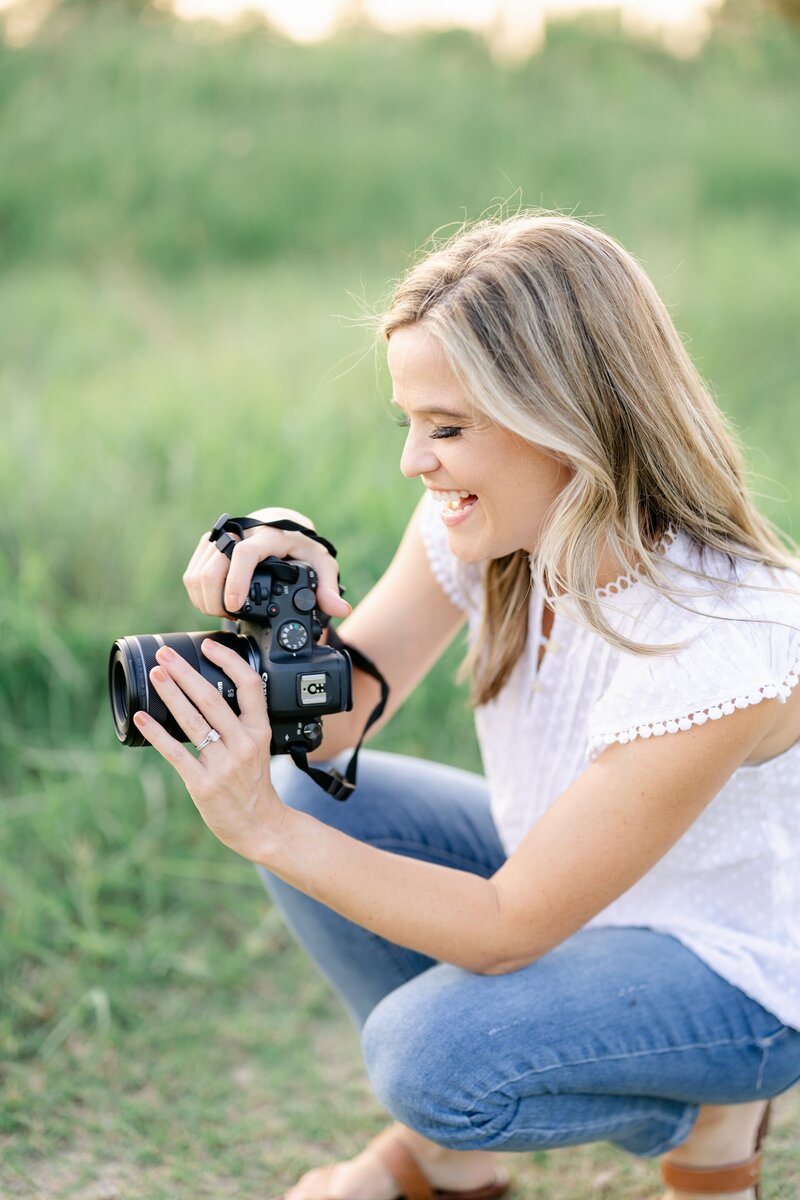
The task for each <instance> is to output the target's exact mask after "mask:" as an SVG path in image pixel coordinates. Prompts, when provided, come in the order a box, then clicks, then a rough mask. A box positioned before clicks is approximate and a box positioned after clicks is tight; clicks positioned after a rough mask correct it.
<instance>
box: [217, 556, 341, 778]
mask: <svg viewBox="0 0 800 1200" xmlns="http://www.w3.org/2000/svg"><path fill="white" fill-rule="evenodd" d="M226 611H227V610H226ZM232 618H233V619H234V620H235V621H236V632H237V633H238V635H239V636H240V637H245V638H247V639H248V641H249V642H250V644H251V646H252V647H254V649H255V654H254V658H255V659H256V660H257V661H256V662H253V661H251V665H252V666H253V668H254V670H256V671H258V672H259V674H260V675H261V680H262V683H263V685H264V696H265V699H266V702H267V709H268V712H269V717H270V723H271V725H272V753H273V754H280V753H282V752H286V751H288V750H289V748H290V746H291V745H293V744H299V745H302V746H303V747H304V748H305V749H306V750H307V751H310V750H315V749H316V748H317V746H319V744H320V742H321V741H322V723H321V721H320V717H322V716H323V715H324V714H325V713H336V712H349V711H350V710H351V709H352V707H353V695H352V665H351V662H350V656H349V654H348V653H347V651H346V650H334V649H332V648H331V647H328V646H320V645H318V644H317V643H318V642H319V639H320V637H321V636H322V630H323V624H322V621H323V620H326V618H322V619H321V616H320V614H319V612H318V611H317V574H316V571H315V570H314V568H313V567H312V566H311V565H310V564H309V563H306V562H302V561H300V560H298V559H280V558H275V557H274V556H271V557H269V558H266V559H264V560H263V562H261V563H259V565H258V568H257V570H256V572H255V573H254V575H253V579H252V582H251V584H250V591H249V593H248V596H247V599H246V600H245V602H244V604H243V605H242V607H241V608H240V609H239V611H238V612H237V613H235V614H232ZM231 687H232V685H231ZM226 699H227V700H228V701H229V702H230V700H231V699H235V693H234V695H233V697H231V696H230V695H228V696H226Z"/></svg>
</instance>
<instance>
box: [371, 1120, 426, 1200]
mask: <svg viewBox="0 0 800 1200" xmlns="http://www.w3.org/2000/svg"><path fill="white" fill-rule="evenodd" d="M369 1148H370V1150H373V1151H374V1152H375V1154H377V1156H378V1158H379V1159H380V1160H381V1162H382V1163H383V1165H384V1166H385V1167H386V1170H387V1171H388V1172H389V1174H390V1175H391V1176H392V1178H393V1179H394V1181H395V1183H396V1184H397V1186H398V1188H399V1189H400V1192H401V1194H402V1195H403V1196H405V1198H406V1200H433V1189H432V1188H431V1185H430V1182H429V1181H428V1180H427V1179H426V1177H425V1175H424V1174H423V1173H422V1171H421V1169H420V1167H419V1164H418V1162H417V1160H416V1159H415V1158H414V1155H413V1154H412V1153H411V1151H410V1150H409V1149H408V1147H407V1146H406V1145H405V1143H404V1142H403V1139H402V1138H401V1136H400V1134H399V1132H398V1129H397V1126H395V1125H391V1126H390V1127H389V1128H388V1129H384V1131H383V1133H379V1134H378V1136H377V1137H375V1138H373V1139H372V1141H371V1142H370V1143H369Z"/></svg>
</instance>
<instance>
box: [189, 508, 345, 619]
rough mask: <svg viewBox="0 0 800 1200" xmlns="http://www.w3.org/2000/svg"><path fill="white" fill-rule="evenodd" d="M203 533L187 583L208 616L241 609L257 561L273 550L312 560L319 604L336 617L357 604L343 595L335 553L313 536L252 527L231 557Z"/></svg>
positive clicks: (277, 554)
mask: <svg viewBox="0 0 800 1200" xmlns="http://www.w3.org/2000/svg"><path fill="white" fill-rule="evenodd" d="M284 511H285V510H284ZM204 539H205V540H204ZM204 539H203V538H201V540H200V542H199V543H198V546H197V548H196V550H195V552H194V554H193V555H192V558H191V560H190V562H189V565H188V567H187V568H186V571H185V572H184V575H183V583H184V586H185V587H186V590H187V592H188V593H189V598H190V599H191V601H192V604H194V606H195V608H198V609H199V610H200V611H201V612H204V613H207V614H208V615H209V616H214V617H226V616H228V615H229V614H230V613H232V612H237V611H238V610H239V609H240V608H241V607H242V605H243V604H244V601H245V600H246V598H247V594H248V592H249V590H250V583H251V581H252V578H253V572H254V571H255V569H256V567H257V565H258V564H259V563H260V562H262V561H263V560H264V559H265V558H268V557H269V556H270V555H275V557H277V558H298V559H302V560H303V561H304V562H308V563H311V565H312V566H313V567H314V568H315V570H316V572H317V576H318V578H319V584H318V588H317V604H318V606H319V607H320V608H321V609H322V610H323V612H326V613H328V614H329V615H330V616H332V617H346V616H348V615H349V614H350V613H351V612H352V606H351V605H350V604H348V603H347V601H346V600H343V599H342V597H341V596H340V595H339V569H338V567H337V565H336V559H335V558H334V557H333V555H332V554H330V552H329V551H328V550H326V548H325V547H324V546H323V545H322V544H321V543H320V542H315V541H314V540H313V538H309V537H306V536H305V535H304V534H302V533H297V532H295V531H292V530H283V529H257V530H253V531H249V533H248V535H246V536H245V537H244V539H242V540H241V541H239V542H238V543H237V545H236V546H234V548H233V553H232V555H231V557H230V559H228V557H227V555H225V554H221V553H220V551H219V550H217V548H216V545H215V544H213V543H212V542H209V541H208V534H205V535H204ZM226 609H227V612H226V611H225V610H226Z"/></svg>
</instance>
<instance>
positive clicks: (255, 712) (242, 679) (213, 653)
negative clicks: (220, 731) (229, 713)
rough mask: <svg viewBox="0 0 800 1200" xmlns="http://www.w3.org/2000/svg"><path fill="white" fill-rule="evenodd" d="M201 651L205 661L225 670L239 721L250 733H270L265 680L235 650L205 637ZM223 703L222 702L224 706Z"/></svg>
mask: <svg viewBox="0 0 800 1200" xmlns="http://www.w3.org/2000/svg"><path fill="white" fill-rule="evenodd" d="M200 649H201V650H202V651H203V654H205V656H206V658H207V659H209V660H210V661H211V662H213V663H214V665H215V666H217V667H219V669H220V670H221V671H224V672H225V674H226V675H227V676H228V678H229V679H230V680H231V681H232V682H233V684H234V686H235V687H236V701H237V703H238V705H239V712H240V713H241V721H242V723H243V724H244V725H245V727H246V728H247V729H248V731H249V732H251V733H258V734H262V733H263V734H264V736H266V735H268V734H269V733H270V724H269V715H268V713H267V698H266V695H265V693H264V688H265V683H264V680H263V679H262V678H261V676H260V675H258V674H257V673H256V672H255V671H254V670H253V668H252V667H251V666H249V665H248V664H247V663H246V662H245V661H244V659H243V658H241V657H240V656H239V655H238V654H237V653H236V651H235V650H231V648H230V647H229V646H223V645H222V644H221V643H220V642H215V641H214V639H213V638H206V639H205V641H204V642H203V643H202V644H201V646H200ZM224 703H225V702H224V701H223V704H224Z"/></svg>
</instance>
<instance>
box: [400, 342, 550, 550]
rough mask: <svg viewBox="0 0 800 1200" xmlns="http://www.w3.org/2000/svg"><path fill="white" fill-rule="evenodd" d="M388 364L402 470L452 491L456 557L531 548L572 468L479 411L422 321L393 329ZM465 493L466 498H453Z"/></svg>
mask: <svg viewBox="0 0 800 1200" xmlns="http://www.w3.org/2000/svg"><path fill="white" fill-rule="evenodd" d="M388 363H389V371H390V373H391V376H392V382H393V384H394V397H393V399H394V403H395V404H397V405H398V406H399V407H400V408H401V409H402V410H403V412H404V414H405V419H407V420H408V423H409V430H408V437H407V439H406V444H405V447H404V449H403V454H402V457H401V459H400V470H401V471H402V472H403V474H404V475H405V476H406V477H407V478H408V479H414V478H419V479H421V481H422V483H423V484H424V486H425V487H426V488H428V489H430V490H431V491H432V492H434V493H449V494H450V495H448V496H447V497H446V498H443V505H442V507H443V513H442V520H443V521H444V524H445V525H446V527H447V535H448V542H449V545H450V549H451V550H452V552H453V554H454V555H455V556H456V558H459V559H460V560H461V561H462V562H469V563H476V562H483V561H484V560H485V559H490V558H501V557H502V556H503V555H506V554H511V553H512V552H513V551H514V550H526V551H528V553H533V552H535V550H536V547H537V544H538V540H539V534H540V530H541V528H542V525H543V523H544V519H545V516H546V514H547V511H548V509H549V508H550V506H551V504H552V503H553V501H554V500H555V499H556V497H557V496H558V495H559V494H560V492H561V491H562V489H563V488H564V486H565V484H566V483H567V482H568V480H569V479H570V477H571V474H572V473H571V471H570V469H569V468H568V467H566V466H565V465H564V464H563V463H560V462H558V461H557V460H556V459H554V458H553V457H552V455H550V454H549V453H547V452H546V451H544V450H542V449H540V448H539V447H537V446H534V445H532V444H531V443H530V442H528V441H525V439H524V438H521V437H519V436H518V435H517V434H514V433H512V432H510V430H508V429H505V428H504V427H503V426H502V425H498V424H496V423H494V422H492V421H491V420H490V419H489V418H488V417H486V416H484V415H483V414H482V413H476V412H475V411H474V410H473V409H472V406H471V404H470V402H469V400H468V398H467V397H466V396H465V395H464V392H463V390H462V388H461V386H460V384H459V382H458V380H457V379H456V377H455V375H454V374H453V371H452V369H451V368H450V366H449V364H448V362H447V359H446V358H445V355H444V351H443V350H442V348H441V346H440V345H439V343H438V342H437V341H436V339H435V338H434V337H432V336H431V334H430V333H428V332H427V330H425V329H424V327H423V326H422V325H407V326H404V327H402V328H400V329H397V330H395V332H394V333H393V334H392V336H391V339H390V341H389V353H388ZM462 492H463V493H467V495H466V496H461V497H460V498H458V497H456V496H453V495H452V493H462ZM437 498H438V497H437Z"/></svg>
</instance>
